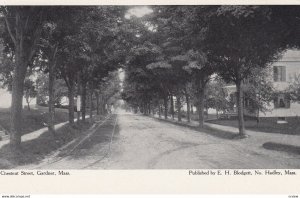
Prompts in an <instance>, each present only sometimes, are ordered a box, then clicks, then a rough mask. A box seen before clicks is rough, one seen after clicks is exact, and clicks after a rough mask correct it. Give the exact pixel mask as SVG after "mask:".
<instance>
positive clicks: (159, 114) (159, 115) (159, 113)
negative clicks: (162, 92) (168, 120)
mask: <svg viewBox="0 0 300 198" xmlns="http://www.w3.org/2000/svg"><path fill="white" fill-rule="evenodd" d="M158 117H159V118H161V109H160V102H159V101H158Z"/></svg>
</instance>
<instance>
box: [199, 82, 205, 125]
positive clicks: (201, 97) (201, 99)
mask: <svg viewBox="0 0 300 198" xmlns="http://www.w3.org/2000/svg"><path fill="white" fill-rule="evenodd" d="M204 89H205V83H204V80H203V79H200V80H199V83H198V100H199V102H198V115H199V127H200V128H203V126H204Z"/></svg>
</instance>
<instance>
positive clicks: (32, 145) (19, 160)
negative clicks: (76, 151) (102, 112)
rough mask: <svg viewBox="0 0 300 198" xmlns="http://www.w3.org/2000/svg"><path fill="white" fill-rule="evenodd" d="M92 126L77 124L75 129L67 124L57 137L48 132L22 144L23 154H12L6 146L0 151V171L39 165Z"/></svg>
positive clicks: (59, 130)
mask: <svg viewBox="0 0 300 198" xmlns="http://www.w3.org/2000/svg"><path fill="white" fill-rule="evenodd" d="M90 126H91V124H89V123H87V122H86V123H81V124H80V125H78V124H76V126H75V127H72V126H70V125H69V124H66V125H65V126H63V127H62V128H60V129H58V130H57V131H56V132H57V137H56V138H55V137H54V136H53V135H52V134H51V133H49V132H46V133H43V134H42V135H40V136H39V137H37V138H36V139H33V140H30V141H26V142H23V143H22V145H21V146H22V149H21V153H17V154H15V153H12V152H11V150H10V146H9V145H8V144H7V145H4V146H3V147H2V148H1V149H0V169H11V168H14V167H16V166H21V165H26V164H32V163H38V162H40V161H41V160H42V159H44V158H45V157H46V155H48V154H50V153H51V152H53V151H55V150H57V149H58V148H60V147H62V146H63V145H65V144H67V143H68V142H70V141H72V140H73V139H75V138H76V137H79V136H80V135H83V133H84V132H85V131H86V130H87V129H88V128H89V127H90Z"/></svg>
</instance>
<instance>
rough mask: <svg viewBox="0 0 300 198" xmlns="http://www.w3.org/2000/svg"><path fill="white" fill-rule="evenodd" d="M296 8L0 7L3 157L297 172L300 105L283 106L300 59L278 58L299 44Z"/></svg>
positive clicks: (15, 162)
mask: <svg viewBox="0 0 300 198" xmlns="http://www.w3.org/2000/svg"><path fill="white" fill-rule="evenodd" d="M299 13H300V6H274V5H266V6H255V5H240V6H238V5H212V6H208V5H197V6H184V5H182V6H171V5H170V6H0V85H1V88H3V89H6V90H7V91H8V92H9V93H11V97H10V98H9V100H10V102H11V105H10V107H9V108H7V109H5V110H3V111H2V112H1V111H0V125H1V128H4V129H5V138H6V139H8V138H9V141H8V143H9V144H5V145H3V147H2V148H1V149H0V154H1V156H0V159H2V160H1V161H0V163H1V164H0V166H1V167H5V168H12V167H18V166H28V167H31V168H32V167H33V165H32V164H35V165H36V164H39V165H40V167H42V168H66V169H67V168H91V169H94V168H95V169H97V168H102V169H131V168H143V169H147V168H149V169H151V168H298V167H299V158H298V156H299V150H300V149H299V146H298V145H299V142H300V141H299V142H298V143H296V144H294V143H295V141H296V140H298V139H299V132H298V131H297V130H298V129H299V118H298V117H299V115H300V114H299V112H292V114H288V113H289V112H288V109H289V108H290V107H291V105H296V104H298V103H299V82H298V81H299V76H297V75H299V74H300V68H299V69H297V67H298V66H297V65H295V66H293V65H291V67H293V68H294V70H293V72H291V70H289V69H285V66H282V64H283V63H282V62H281V63H280V64H279V63H278V61H280V60H281V58H282V57H283V56H284V55H285V54H286V53H287V52H290V51H292V52H297V51H299V48H300V40H299V31H300V30H299V27H300V21H299V17H300V15H299ZM286 62H288V63H284V64H287V65H289V64H291V62H293V63H295V64H296V63H297V60H296V59H293V60H288V61H286ZM299 62H300V61H299ZM277 63H278V64H277ZM273 64H275V66H274V65H273ZM273 66H274V67H273ZM287 72H290V73H287ZM298 73H299V74H298ZM287 78H288V79H289V81H287V80H286V79H287ZM277 85H280V86H281V85H285V88H284V89H283V88H282V89H276V87H277V88H278V86H277ZM280 86H279V87H280ZM281 87H284V86H281ZM35 100H36V105H31V101H35ZM23 101H26V104H24V102H23ZM272 108H273V109H276V110H278V112H279V113H277V114H274V115H271V116H270V117H267V116H265V117H264V120H260V116H261V115H260V114H264V115H265V113H266V112H271V111H272ZM299 108H300V107H299ZM36 109H39V111H38V112H36V111H35V110H36ZM0 110H1V109H0ZM212 110H213V111H214V112H215V114H214V115H212V113H211V111H212ZM280 110H282V111H280ZM63 111H64V112H67V115H65V114H63V115H62V114H60V113H59V112H63ZM295 111H297V110H295ZM299 111H300V110H299ZM280 112H285V113H286V112H287V114H284V115H283V114H281V113H280ZM270 114H272V113H270ZM60 116H62V118H61V119H58V118H60ZM147 116H148V117H147ZM158 119H161V120H158ZM65 120H68V123H65V124H64V127H61V128H59V129H56V127H55V126H56V125H57V124H58V123H57V122H61V121H65ZM162 120H163V121H162ZM175 120H176V123H175ZM249 120H250V121H251V120H252V121H253V120H254V122H255V125H253V124H252V126H250V127H252V128H250V129H263V130H262V131H260V130H258V132H257V134H255V133H253V131H251V130H249ZM170 122H171V123H170ZM210 122H213V123H215V124H218V123H219V124H221V126H220V125H216V126H217V127H216V128H214V127H211V128H207V127H208V126H213V124H212V123H210ZM232 122H234V124H232ZM174 123H175V124H178V125H173V124H174ZM26 124H28V126H27V127H24V125H26ZM60 124H62V123H60ZM222 124H223V125H229V126H228V127H229V128H228V127H227V128H226V127H225V126H222ZM278 124H284V125H278ZM31 125H32V126H31ZM179 125H181V126H179ZM282 126H283V127H282ZM218 127H219V128H220V129H219V128H218ZM37 129H39V130H42V131H43V133H39V135H35V134H37V133H36V130H37ZM285 129H286V130H285ZM3 131H4V130H3ZM224 131H225V132H224ZM264 132H268V134H266V133H264ZM25 133H26V135H27V136H26V137H28V136H30V137H33V138H32V139H31V140H30V141H25V140H24V139H26V138H24V139H23V140H22V136H23V135H24V137H25ZM277 133H278V134H277ZM1 134H4V132H2V133H1ZM30 134H31V135H30ZM228 134H229V135H228ZM283 134H287V135H286V136H285V135H283ZM293 135H294V137H293ZM41 161H42V162H41ZM41 163H42V164H41Z"/></svg>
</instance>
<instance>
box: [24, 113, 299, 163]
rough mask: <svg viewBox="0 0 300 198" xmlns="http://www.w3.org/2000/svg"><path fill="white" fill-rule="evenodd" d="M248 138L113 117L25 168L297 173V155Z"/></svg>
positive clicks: (151, 120) (132, 117) (126, 116)
mask: <svg viewBox="0 0 300 198" xmlns="http://www.w3.org/2000/svg"><path fill="white" fill-rule="evenodd" d="M262 143H263V142H259V141H257V140H256V139H255V138H253V137H250V138H246V139H242V140H240V139H239V140H237V139H223V138H220V137H216V136H212V135H209V134H208V133H204V132H200V131H196V130H193V129H190V128H187V127H181V126H177V125H174V124H172V123H166V122H163V121H159V120H157V119H155V118H151V117H146V116H141V115H134V114H125V113H123V114H118V115H113V116H112V117H110V118H109V119H108V120H107V121H105V122H104V123H99V126H98V127H96V128H95V130H94V131H91V133H90V135H89V137H88V138H85V139H83V140H80V141H79V140H78V141H77V142H76V143H74V144H71V145H70V146H69V148H67V149H64V150H62V151H61V152H60V154H59V155H57V154H58V153H56V155H52V156H49V157H48V158H47V159H46V160H44V161H43V162H42V163H41V164H39V165H34V166H33V165H30V166H25V167H20V168H28V169H31V168H32V169H210V168H213V169H238V168H242V169H254V168H257V169H258V168H263V169H272V168H300V156H299V155H297V154H288V153H285V152H280V151H273V150H267V149H265V148H263V147H262Z"/></svg>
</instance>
